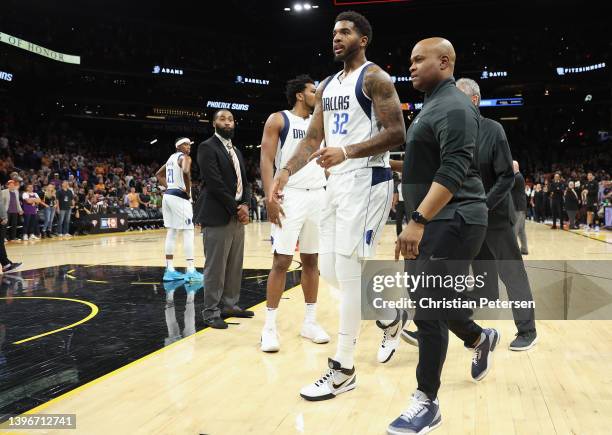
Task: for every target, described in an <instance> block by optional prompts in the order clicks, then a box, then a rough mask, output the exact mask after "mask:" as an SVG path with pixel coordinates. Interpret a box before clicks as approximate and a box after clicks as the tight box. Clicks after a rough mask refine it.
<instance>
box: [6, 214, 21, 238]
mask: <svg viewBox="0 0 612 435" xmlns="http://www.w3.org/2000/svg"><path fill="white" fill-rule="evenodd" d="M18 225H19V214H18V213H9V214H8V224H7V226H8V227H10V228H11V232H10V233H9V237H8V240H15V239H16V238H17V226H18Z"/></svg>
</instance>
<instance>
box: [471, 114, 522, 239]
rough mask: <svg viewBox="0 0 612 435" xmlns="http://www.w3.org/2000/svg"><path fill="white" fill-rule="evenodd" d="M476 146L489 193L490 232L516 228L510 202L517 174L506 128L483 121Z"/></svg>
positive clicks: (492, 122) (512, 207)
mask: <svg viewBox="0 0 612 435" xmlns="http://www.w3.org/2000/svg"><path fill="white" fill-rule="evenodd" d="M476 144H477V145H478V168H479V169H480V177H481V178H482V184H483V185H484V188H485V192H486V193H487V207H488V209H489V228H491V229H494V228H502V227H504V226H507V225H514V223H515V222H516V215H515V213H514V205H513V204H512V198H511V191H512V186H514V171H513V170H512V155H511V153H510V145H508V139H507V138H506V133H505V132H504V128H503V127H502V126H501V124H500V123H499V122H497V121H493V120H492V119H488V118H484V117H481V118H480V128H479V129H478V137H477V139H476Z"/></svg>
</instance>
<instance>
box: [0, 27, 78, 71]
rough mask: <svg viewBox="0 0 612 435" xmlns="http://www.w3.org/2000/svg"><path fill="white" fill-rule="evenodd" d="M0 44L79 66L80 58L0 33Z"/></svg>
mask: <svg viewBox="0 0 612 435" xmlns="http://www.w3.org/2000/svg"><path fill="white" fill-rule="evenodd" d="M0 42H4V43H5V44H8V45H12V46H14V47H17V48H21V49H23V50H27V51H30V52H32V53H35V54H38V55H40V56H45V57H48V58H49V59H53V60H56V61H58V62H64V63H73V64H76V65H80V63H81V56H74V55H72V54H64V53H59V52H57V51H53V50H50V49H48V48H45V47H41V46H40V45H36V44H34V43H32V42H29V41H26V40H23V39H21V38H18V37H16V36H12V35H9V34H7V33H2V32H0Z"/></svg>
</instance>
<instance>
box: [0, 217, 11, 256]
mask: <svg viewBox="0 0 612 435" xmlns="http://www.w3.org/2000/svg"><path fill="white" fill-rule="evenodd" d="M5 238H6V225H0V264H2V266H6V265H7V264H11V261H10V260H9V259H8V257H7V256H6V248H5V247H4V239H5Z"/></svg>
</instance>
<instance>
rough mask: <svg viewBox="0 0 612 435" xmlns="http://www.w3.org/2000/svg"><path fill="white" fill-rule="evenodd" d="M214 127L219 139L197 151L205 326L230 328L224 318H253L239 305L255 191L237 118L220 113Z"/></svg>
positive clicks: (216, 113)
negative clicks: (237, 136) (237, 138)
mask: <svg viewBox="0 0 612 435" xmlns="http://www.w3.org/2000/svg"><path fill="white" fill-rule="evenodd" d="M213 126H214V128H215V134H214V135H213V136H211V137H210V138H209V139H208V140H205V141H204V142H202V143H201V144H200V145H199V147H198V157H197V161H198V166H199V167H200V177H201V181H202V191H201V193H200V196H199V198H198V201H197V204H196V213H195V216H196V217H195V219H194V221H195V222H196V223H199V224H201V225H202V228H203V229H204V255H205V257H206V260H205V264H204V283H205V287H204V310H203V312H202V314H203V316H204V323H206V324H207V325H208V326H211V327H213V328H217V329H225V328H227V323H225V321H224V320H223V319H222V317H253V312H252V311H246V310H243V309H241V308H240V307H239V306H238V299H239V297H240V285H241V283H242V262H243V259H244V226H245V225H246V224H248V223H249V207H248V204H249V201H250V199H251V198H250V196H251V186H250V185H249V184H248V182H247V178H246V169H245V165H244V160H243V158H242V154H241V153H240V151H239V150H238V149H236V148H235V147H234V146H233V145H232V138H233V137H234V116H233V115H232V113H231V112H230V111H229V110H223V109H222V110H218V111H217V112H215V114H214V115H213ZM221 303H222V305H223V309H221V307H220V304H221Z"/></svg>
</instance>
